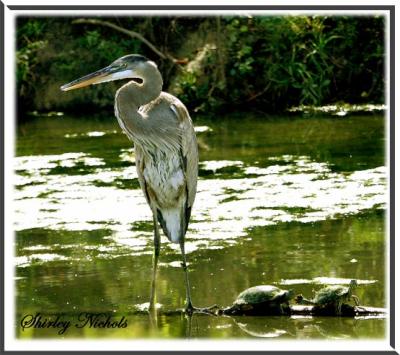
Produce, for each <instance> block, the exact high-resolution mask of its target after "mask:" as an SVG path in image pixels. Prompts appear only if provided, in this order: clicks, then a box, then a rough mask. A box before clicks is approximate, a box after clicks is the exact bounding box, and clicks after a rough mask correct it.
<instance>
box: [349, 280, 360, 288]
mask: <svg viewBox="0 0 400 355" xmlns="http://www.w3.org/2000/svg"><path fill="white" fill-rule="evenodd" d="M357 286H358V283H357V280H351V281H350V289H352V290H354V289H355V288H356V287H357Z"/></svg>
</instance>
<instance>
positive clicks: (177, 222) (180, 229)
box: [157, 208, 188, 243]
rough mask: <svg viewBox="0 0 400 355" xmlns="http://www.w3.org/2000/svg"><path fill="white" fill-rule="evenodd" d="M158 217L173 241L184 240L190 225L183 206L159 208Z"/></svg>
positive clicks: (166, 233) (163, 228)
mask: <svg viewBox="0 0 400 355" xmlns="http://www.w3.org/2000/svg"><path fill="white" fill-rule="evenodd" d="M157 219H158V222H159V223H160V225H161V228H162V230H163V231H164V234H165V235H166V236H167V238H168V239H169V240H170V241H171V242H173V243H179V242H180V241H181V240H183V238H184V237H185V233H186V229H187V225H188V223H187V222H186V213H185V211H183V210H182V209H181V208H168V209H166V208H164V209H162V210H160V209H157Z"/></svg>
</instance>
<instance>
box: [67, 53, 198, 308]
mask: <svg viewBox="0 0 400 355" xmlns="http://www.w3.org/2000/svg"><path fill="white" fill-rule="evenodd" d="M127 78H129V79H132V80H131V81H129V82H128V83H127V84H125V85H123V86H122V87H121V88H120V89H119V90H118V91H117V93H116V95H115V106H114V107H115V116H116V117H117V119H118V122H119V125H120V126H121V128H122V130H123V131H124V132H125V133H126V135H127V136H128V138H129V139H130V140H131V141H133V142H134V145H135V159H136V169H137V173H138V176H139V182H140V186H141V188H142V190H143V192H144V195H145V197H146V200H147V202H148V204H149V206H150V208H151V211H152V213H153V223H154V254H153V279H152V286H151V295H150V309H154V307H155V282H156V272H157V262H158V257H159V253H160V233H159V229H158V228H159V227H158V223H160V225H161V227H162V229H163V231H164V233H165V235H166V236H167V237H168V239H169V240H170V241H171V242H173V243H179V245H180V249H181V252H182V267H183V269H184V272H185V281H186V311H187V312H189V313H191V312H192V311H193V310H195V308H194V307H193V305H192V301H191V297H190V285H189V276H188V271H187V264H186V255H185V244H184V242H185V234H186V230H187V228H188V223H189V218H190V214H191V211H192V206H193V202H194V199H195V195H196V186H197V175H198V150H197V141H196V135H195V131H194V128H193V124H192V121H191V119H190V116H189V113H188V111H187V109H186V107H185V105H184V104H183V103H182V102H181V101H179V100H178V99H177V98H176V97H175V96H173V95H170V94H168V93H166V92H163V91H161V90H162V85H163V80H162V77H161V74H160V72H159V70H158V68H157V65H156V64H155V63H154V62H152V61H150V60H149V59H147V58H145V57H143V56H141V55H138V54H130V55H126V56H124V57H122V58H119V59H117V60H116V61H114V62H113V63H111V64H110V65H109V66H107V67H105V68H103V69H100V70H98V71H96V72H94V73H91V74H88V75H86V76H83V77H82V78H79V79H77V80H74V81H72V82H70V83H68V84H65V85H63V86H61V90H63V91H67V90H72V89H78V88H81V87H84V86H87V85H90V84H99V83H104V82H107V81H113V80H120V79H127ZM196 309H197V308H196Z"/></svg>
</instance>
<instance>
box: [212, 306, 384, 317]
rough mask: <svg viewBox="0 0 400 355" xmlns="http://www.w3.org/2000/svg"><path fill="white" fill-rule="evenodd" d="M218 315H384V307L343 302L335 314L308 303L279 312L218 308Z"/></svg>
mask: <svg viewBox="0 0 400 355" xmlns="http://www.w3.org/2000/svg"><path fill="white" fill-rule="evenodd" d="M217 314H218V315H235V316H279V315H281V316H294V315H298V316H341V317H358V316H365V317H366V316H373V317H376V316H386V314H387V310H386V308H378V307H367V306H351V305H348V304H343V305H342V309H341V314H340V315H338V314H336V310H335V308H333V307H331V308H329V307H327V308H320V307H317V306H309V305H290V306H289V307H288V308H285V309H283V312H279V311H278V309H276V308H253V309H250V310H241V311H239V310H235V312H234V313H232V312H231V311H230V308H226V309H220V310H218V312H217Z"/></svg>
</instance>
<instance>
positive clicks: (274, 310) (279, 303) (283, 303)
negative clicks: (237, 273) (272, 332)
mask: <svg viewBox="0 0 400 355" xmlns="http://www.w3.org/2000/svg"><path fill="white" fill-rule="evenodd" d="M293 296H294V292H293V290H282V289H280V288H279V287H276V286H272V285H258V286H254V287H250V288H248V289H246V290H244V291H243V292H241V293H240V294H239V295H238V296H237V298H236V300H235V301H234V302H233V304H232V306H231V307H228V308H225V309H223V310H222V311H221V313H222V314H228V315H240V314H253V315H259V314H288V313H289V312H290V309H289V301H290V299H291V298H293Z"/></svg>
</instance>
